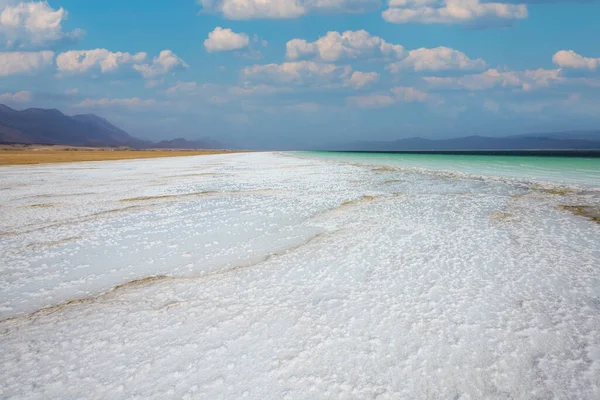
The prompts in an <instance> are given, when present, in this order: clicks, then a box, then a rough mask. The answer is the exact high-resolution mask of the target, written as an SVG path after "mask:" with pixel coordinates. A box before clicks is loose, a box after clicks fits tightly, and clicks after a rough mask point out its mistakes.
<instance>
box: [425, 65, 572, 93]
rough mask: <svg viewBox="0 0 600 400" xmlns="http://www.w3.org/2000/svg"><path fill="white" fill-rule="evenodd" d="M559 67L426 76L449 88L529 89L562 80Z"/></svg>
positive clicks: (435, 85) (431, 80)
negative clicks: (457, 75)
mask: <svg viewBox="0 0 600 400" xmlns="http://www.w3.org/2000/svg"><path fill="white" fill-rule="evenodd" d="M560 73H561V70H560V69H552V70H546V69H541V68H540V69H535V70H526V71H499V70H497V69H488V70H487V71H485V72H482V73H480V74H474V75H466V76H461V77H444V78H440V77H426V78H423V79H425V80H426V81H427V82H428V83H429V84H430V85H431V86H434V87H440V88H449V89H467V90H472V91H476V90H486V89H492V88H495V87H512V88H521V89H523V90H531V89H534V88H538V87H545V86H549V85H550V84H551V83H553V82H559V81H562V80H563V78H562V77H561V76H560Z"/></svg>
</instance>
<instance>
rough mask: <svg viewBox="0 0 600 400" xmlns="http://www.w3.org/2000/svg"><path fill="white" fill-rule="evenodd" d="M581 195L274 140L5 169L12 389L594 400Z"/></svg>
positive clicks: (590, 194)
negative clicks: (270, 146) (296, 151)
mask: <svg viewBox="0 0 600 400" xmlns="http://www.w3.org/2000/svg"><path fill="white" fill-rule="evenodd" d="M581 202H585V203H586V204H590V203H594V204H595V203H597V202H598V194H597V192H595V191H594V190H589V188H588V189H586V190H584V191H583V190H582V191H581V192H578V191H576V190H574V191H573V193H571V192H569V193H568V194H565V195H556V194H553V193H552V192H551V191H542V190H539V187H538V186H535V185H533V184H532V183H531V182H525V181H518V180H503V179H500V178H494V179H486V178H483V177H476V176H467V175H458V174H449V173H434V172H428V171H416V170H405V169H401V168H394V167H385V166H381V165H379V166H369V165H359V164H349V163H341V162H334V161H328V160H323V159H312V158H309V157H295V156H291V155H286V154H275V153H251V154H227V155H214V156H199V157H182V158H169V159H153V160H130V161H109V162H99V163H78V164H62V165H52V166H27V167H3V168H0V204H1V207H0V213H1V214H0V215H1V218H0V232H1V234H0V235H1V236H0V257H1V258H0V259H1V260H2V264H1V266H0V274H1V276H2V280H1V282H0V318H2V319H3V321H2V322H0V347H1V348H2V352H0V397H2V398H107V397H111V398H156V399H163V398H190V399H191V398H211V399H212V398H253V399H265V398H273V399H280V398H290V399H314V398H347V399H351V398H352V399H353V398H379V399H387V398H389V399H411V398H414V399H424V398H431V399H438V398H455V399H477V398H486V399H495V398H497V399H500V398H502V399H504V398H519V399H522V398H531V399H537V398H539V399H547V398H574V399H575V398H577V399H582V398H583V399H596V398H599V397H600V335H599V334H598V332H600V225H599V224H596V223H594V222H592V221H589V220H587V219H585V218H582V217H579V216H576V215H572V214H570V213H567V212H565V211H564V210H561V209H560V208H559V207H558V206H559V205H560V204H571V203H573V204H579V203H581ZM149 277H156V278H155V279H145V278H149ZM115 287H118V288H117V289H114V288H115ZM78 300H82V301H78ZM67 302H71V303H70V304H65V303H67Z"/></svg>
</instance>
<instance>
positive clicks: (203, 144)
mask: <svg viewBox="0 0 600 400" xmlns="http://www.w3.org/2000/svg"><path fill="white" fill-rule="evenodd" d="M147 148H150V149H192V150H197V149H218V148H223V145H222V144H220V143H219V142H216V141H214V140H210V139H203V140H186V139H182V138H177V139H172V140H163V141H160V142H157V143H153V144H151V145H149V146H147Z"/></svg>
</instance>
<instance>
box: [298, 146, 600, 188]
mask: <svg viewBox="0 0 600 400" xmlns="http://www.w3.org/2000/svg"><path fill="white" fill-rule="evenodd" d="M298 154H305V155H308V156H310V157H314V158H321V159H328V160H337V161H343V162H356V163H365V164H376V165H390V166H396V167H402V168H422V169H428V170H433V171H448V172H460V173H466V174H474V175H485V176H497V177H504V178H515V179H524V180H530V181H540V182H548V183H557V184H564V185H577V186H581V187H588V188H600V158H591V157H590V158H584V157H536V156H518V155H517V156H489V155H484V156H480V155H447V154H405V153H402V154H398V153H396V154H394V153H351V152H347V153H346V152H344V153H341V152H301V153H298Z"/></svg>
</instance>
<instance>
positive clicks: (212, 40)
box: [204, 26, 250, 53]
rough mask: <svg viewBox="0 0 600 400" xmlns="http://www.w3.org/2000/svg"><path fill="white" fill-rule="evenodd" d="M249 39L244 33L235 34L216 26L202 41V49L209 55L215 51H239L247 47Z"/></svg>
mask: <svg viewBox="0 0 600 400" xmlns="http://www.w3.org/2000/svg"><path fill="white" fill-rule="evenodd" d="M249 43H250V38H249V37H248V35H246V34H245V33H235V32H233V31H232V30H231V29H229V28H221V27H220V26H217V27H216V28H215V29H214V30H213V31H212V32H210V33H209V34H208V39H206V40H205V41H204V48H206V51H208V52H209V53H212V52H217V51H231V50H240V49H243V48H245V47H248V44H249Z"/></svg>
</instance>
